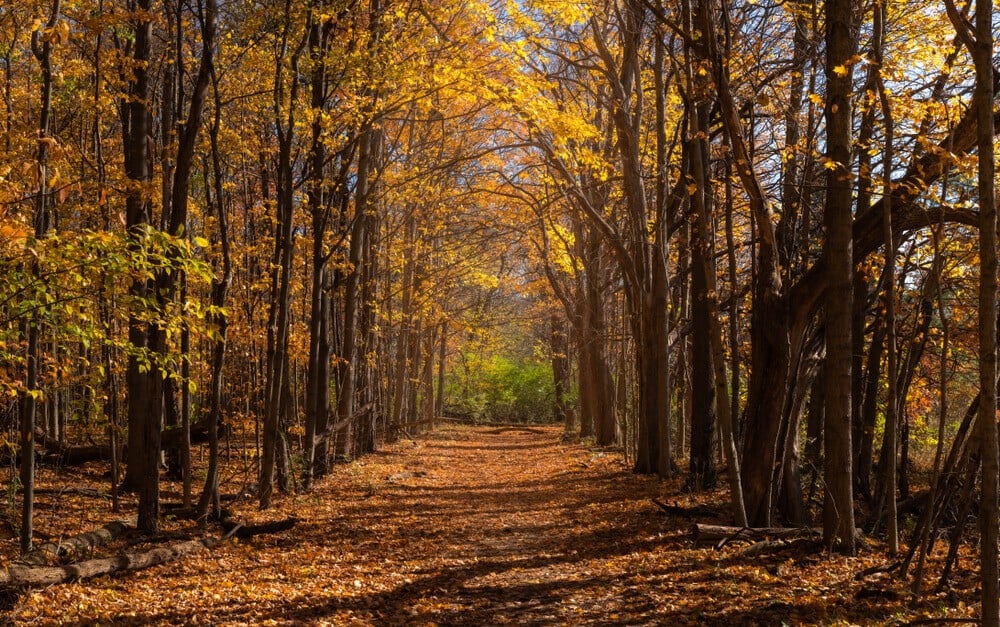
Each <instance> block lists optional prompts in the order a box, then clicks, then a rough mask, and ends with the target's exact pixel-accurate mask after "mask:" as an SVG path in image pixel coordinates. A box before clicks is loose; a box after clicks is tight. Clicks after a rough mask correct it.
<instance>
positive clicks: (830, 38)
mask: <svg viewBox="0 0 1000 627" xmlns="http://www.w3.org/2000/svg"><path fill="white" fill-rule="evenodd" d="M856 12H857V7H856V6H855V4H854V3H853V2H852V1H851V0H830V1H829V2H827V4H826V81H827V91H826V95H827V98H826V159H827V163H826V167H827V177H826V204H825V208H824V224H825V226H826V243H825V245H824V254H825V263H826V273H827V277H828V278H827V283H828V285H827V289H826V300H825V302H824V310H825V316H824V323H825V334H826V366H825V368H824V373H825V379H826V390H825V394H824V398H825V399H826V411H825V421H824V425H825V429H824V462H825V466H824V469H825V472H824V481H825V484H826V498H825V500H824V503H823V536H824V540H825V541H826V543H827V544H828V545H830V546H832V547H835V548H837V549H838V550H839V551H843V552H845V553H847V554H849V555H853V554H854V552H855V541H854V493H853V489H852V488H853V478H852V474H851V364H852V361H853V360H852V357H851V353H852V346H853V345H852V342H851V331H852V329H851V324H852V318H851V315H852V308H851V307H852V305H851V304H852V295H853V291H852V279H853V266H854V257H853V250H852V245H853V241H852V230H851V229H852V219H853V218H852V212H851V206H852V202H853V198H852V194H853V185H852V177H851V169H850V168H851V165H850V164H851V124H852V116H851V80H852V77H853V76H854V70H853V67H854V59H853V57H854V54H855V51H856V50H857V41H856V32H857V27H856Z"/></svg>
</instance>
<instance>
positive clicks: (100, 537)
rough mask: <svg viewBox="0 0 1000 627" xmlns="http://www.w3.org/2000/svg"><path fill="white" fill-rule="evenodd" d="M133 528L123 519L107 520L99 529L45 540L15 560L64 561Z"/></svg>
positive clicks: (27, 562)
mask: <svg viewBox="0 0 1000 627" xmlns="http://www.w3.org/2000/svg"><path fill="white" fill-rule="evenodd" d="M131 529H134V527H133V526H132V525H130V524H129V523H128V522H126V521H124V520H116V521H114V522H109V523H108V524H106V525H104V526H103V527H101V528H100V529H96V530H94V531H90V532H87V533H81V534H79V535H75V536H70V537H68V538H65V539H63V540H59V541H58V542H46V543H45V544H42V545H39V546H37V547H35V548H34V549H32V550H31V551H28V552H27V553H25V554H24V555H22V556H21V557H19V558H18V559H17V560H16V561H17V563H19V564H23V565H26V566H46V565H48V564H49V563H50V562H53V561H57V560H60V561H66V560H68V559H69V558H71V557H73V556H79V555H83V554H85V553H88V552H90V551H93V550H94V549H96V548H97V547H100V546H104V545H106V544H110V543H111V542H113V541H114V540H115V539H116V538H118V537H120V536H121V535H122V534H124V533H125V532H127V531H129V530H131Z"/></svg>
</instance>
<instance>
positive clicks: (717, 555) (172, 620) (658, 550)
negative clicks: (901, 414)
mask: <svg viewBox="0 0 1000 627" xmlns="http://www.w3.org/2000/svg"><path fill="white" fill-rule="evenodd" d="M560 435H561V433H560V431H559V430H558V429H557V428H544V429H531V430H522V429H509V428H501V429H496V428H492V429H491V428H482V427H480V428H470V427H446V428H443V429H440V430H438V431H437V432H435V433H433V434H431V435H427V436H423V437H420V438H418V439H417V440H416V441H403V442H399V443H397V444H394V445H392V446H390V447H386V449H384V450H383V451H381V452H380V453H377V454H375V455H372V456H369V457H366V458H364V459H362V460H360V461H358V462H357V463H355V464H352V465H349V466H340V467H337V468H336V470H335V472H334V473H333V475H332V476H330V477H329V478H328V479H326V480H324V481H323V482H321V484H320V485H319V486H317V488H316V489H315V490H314V491H313V492H311V493H309V494H306V495H298V496H295V497H290V498H288V499H287V500H286V501H284V502H282V503H280V504H279V507H281V508H282V509H283V510H285V511H292V512H294V513H295V514H296V515H298V516H300V517H302V518H303V522H302V523H301V524H300V525H299V526H298V527H296V528H295V529H294V530H292V531H290V532H287V533H283V534H279V535H275V536H260V537H257V538H254V539H253V540H251V541H249V542H247V543H245V544H228V545H225V546H223V547H221V548H218V549H216V550H214V551H212V552H206V553H203V554H201V555H200V556H198V557H196V558H194V559H190V560H187V561H185V562H182V563H175V564H170V565H166V566H163V567H159V568H154V569H151V570H147V571H143V572H140V573H134V574H131V575H128V576H126V577H123V578H121V579H104V580H99V581H96V582H94V581H92V582H88V583H83V584H72V585H64V586H56V587H53V588H51V589H48V590H38V591H34V592H32V593H30V594H28V595H26V596H25V597H24V598H22V599H21V601H20V602H19V603H18V605H17V607H16V608H15V615H14V617H15V620H16V621H17V622H19V623H21V622H27V623H30V622H38V623H46V622H78V623H86V624H92V623H95V622H101V623H114V624H149V623H154V624H156V623H159V624H193V623H205V624H213V625H217V624H335V625H342V624H391V625H394V624H416V625H428V624H463V625H488V624H505V623H506V624H519V625H523V624H543V625H549V624H629V625H636V624H650V625H657V624H668V623H669V624H676V625H684V624H691V625H702V624H726V625H734V624H735V625H740V624H780V623H781V622H782V621H784V622H786V623H789V624H799V623H806V622H830V621H837V620H844V621H848V622H852V623H862V624H866V623H867V624H879V623H883V622H885V621H887V620H889V619H890V617H896V618H900V617H902V614H899V613H898V612H899V611H900V609H901V608H900V607H899V606H898V605H899V603H900V601H899V600H898V597H897V598H893V597H892V594H896V592H895V590H894V589H893V585H892V584H891V583H885V584H884V586H883V587H884V588H886V590H885V592H886V594H885V595H882V596H880V595H879V594H875V595H872V596H871V597H870V598H865V600H864V601H860V602H859V601H858V598H860V594H861V592H860V591H861V590H862V587H861V586H862V584H859V583H856V582H854V581H853V578H852V577H851V574H852V572H853V571H852V569H860V568H862V567H863V566H862V565H859V564H858V562H854V563H853V565H852V564H849V563H848V561H847V560H844V559H839V558H834V559H832V560H829V559H828V558H826V557H821V556H818V555H817V556H798V557H795V558H792V557H789V556H777V557H774V558H756V559H748V558H745V557H741V556H740V555H738V553H737V551H738V548H737V547H732V548H727V549H726V550H723V551H714V550H712V549H704V548H695V547H693V546H692V545H691V543H690V542H689V541H688V540H687V538H686V531H687V526H688V525H689V524H690V521H687V520H683V519H674V518H670V517H667V516H664V515H662V514H661V513H660V512H659V511H658V510H657V508H656V507H655V506H653V505H652V504H651V503H650V500H649V499H650V497H651V496H658V495H659V496H662V495H663V494H670V493H676V492H677V487H678V486H677V485H676V484H664V483H660V482H657V481H655V480H653V479H649V478H640V477H636V476H634V475H632V474H631V473H630V472H628V470H627V469H626V468H625V466H624V465H623V463H622V462H621V458H620V455H619V454H618V453H616V452H604V451H600V450H592V449H588V448H587V447H585V446H581V445H575V444H563V443H561V442H560ZM716 497H718V495H716ZM244 509H246V510H247V511H246V512H245V515H247V516H250V515H252V510H251V506H250V504H245V505H244ZM273 515H274V514H273V513H272V514H271V516H273ZM260 516H261V517H266V516H267V514H263V515H260ZM811 581H815V582H816V583H810V582H811ZM870 584H871V582H869V583H868V584H865V585H870ZM819 586H822V587H823V588H822V589H819ZM879 590H881V588H877V589H876V591H879ZM890 593H891V594H890ZM935 602H936V601H935ZM938 607H940V606H938ZM910 612H911V614H910V615H911V616H912V615H914V614H913V613H912V612H913V610H912V609H911V610H910Z"/></svg>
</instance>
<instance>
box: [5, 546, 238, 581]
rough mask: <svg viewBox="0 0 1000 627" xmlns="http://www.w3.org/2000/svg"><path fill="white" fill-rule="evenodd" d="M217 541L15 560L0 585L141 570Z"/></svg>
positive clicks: (66, 579)
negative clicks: (61, 561)
mask: <svg viewBox="0 0 1000 627" xmlns="http://www.w3.org/2000/svg"><path fill="white" fill-rule="evenodd" d="M219 542H220V541H219V540H217V539H215V538H204V539H201V540H189V541H187V542H179V543H177V544H172V545H170V546H167V547H158V548H155V549H151V550H149V551H145V552H142V553H122V554H120V555H116V556H114V557H106V558H101V559H92V560H86V561H83V562H77V563H75V564H68V565H66V566H30V565H24V564H18V563H14V564H11V565H10V566H8V567H7V568H3V569H0V586H5V587H12V588H23V587H28V586H51V585H53V584H57V583H66V582H68V581H76V580H80V579H90V578H93V577H100V576H102V575H110V574H113V573H120V572H125V571H130V570H142V569H144V568H149V567H151V566H156V565H158V564H163V563H166V562H170V561H173V560H175V559H177V558H180V557H183V556H185V555H189V554H191V553H194V552H196V551H200V550H202V549H205V548H212V547H214V546H216V545H217V544H219Z"/></svg>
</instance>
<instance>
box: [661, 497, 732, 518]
mask: <svg viewBox="0 0 1000 627" xmlns="http://www.w3.org/2000/svg"><path fill="white" fill-rule="evenodd" d="M650 500H651V501H653V504H654V505H656V506H657V507H659V508H660V509H661V510H663V511H664V513H667V514H670V515H671V516H683V517H684V518H701V517H710V518H712V517H717V516H721V515H722V512H720V511H719V510H717V509H715V508H714V507H711V506H709V505H704V504H701V503H699V504H698V505H695V506H694V507H684V506H682V505H668V504H667V503H664V502H663V501H661V500H659V499H650Z"/></svg>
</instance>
